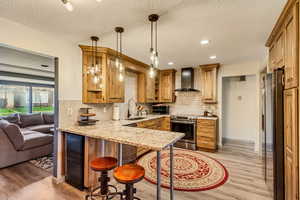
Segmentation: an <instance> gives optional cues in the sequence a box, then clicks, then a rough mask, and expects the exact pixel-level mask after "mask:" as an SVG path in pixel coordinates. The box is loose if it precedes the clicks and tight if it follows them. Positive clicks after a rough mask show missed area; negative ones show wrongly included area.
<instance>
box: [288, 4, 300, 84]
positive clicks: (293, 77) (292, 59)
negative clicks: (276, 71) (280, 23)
mask: <svg viewBox="0 0 300 200" xmlns="http://www.w3.org/2000/svg"><path fill="white" fill-rule="evenodd" d="M297 16H298V9H297V6H294V7H293V8H292V12H291V14H290V15H289V16H288V17H287V20H286V23H285V88H286V89H289V88H293V87H297V86H298V60H297V58H298V55H297V54H298V46H299V45H298V42H297V41H298V23H297V22H298V19H297Z"/></svg>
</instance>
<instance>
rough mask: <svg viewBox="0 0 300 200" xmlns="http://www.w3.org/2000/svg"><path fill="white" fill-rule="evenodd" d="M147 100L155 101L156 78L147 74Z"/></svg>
mask: <svg viewBox="0 0 300 200" xmlns="http://www.w3.org/2000/svg"><path fill="white" fill-rule="evenodd" d="M146 85H147V87H146V100H147V103H152V102H155V78H151V77H150V76H149V75H148V74H147V81H146Z"/></svg>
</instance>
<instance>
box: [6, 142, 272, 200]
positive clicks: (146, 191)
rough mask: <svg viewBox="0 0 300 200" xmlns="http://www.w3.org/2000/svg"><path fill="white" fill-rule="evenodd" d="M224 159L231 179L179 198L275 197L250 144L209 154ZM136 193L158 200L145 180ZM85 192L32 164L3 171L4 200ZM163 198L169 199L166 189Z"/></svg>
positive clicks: (55, 198)
mask: <svg viewBox="0 0 300 200" xmlns="http://www.w3.org/2000/svg"><path fill="white" fill-rule="evenodd" d="M206 154H208V155H210V156H211V157H214V158H216V159H217V160H219V161H220V162H222V163H223V164H224V165H225V167H226V168H227V169H228V171H229V180H228V181H227V182H226V183H225V184H224V185H223V186H221V187H219V188H216V189H214V190H209V191H204V192H179V191H176V192H175V199H176V200H234V199H235V200H272V199H273V197H272V195H271V193H270V192H269V191H268V189H267V186H266V185H265V183H264V180H263V173H262V161H261V160H259V158H258V156H257V155H256V154H255V153H253V150H252V148H251V147H250V146H245V145H240V144H233V143H231V144H227V145H224V147H223V149H222V150H220V151H219V152H218V153H206ZM137 190H138V192H137V196H138V197H140V198H141V199H142V200H148V199H149V200H150V199H151V200H152V199H155V194H156V187H155V185H153V184H150V183H148V182H146V181H143V182H141V183H139V184H137ZM84 195H85V194H84V193H83V192H80V191H78V190H76V189H74V188H72V187H71V186H69V185H67V184H58V185H57V184H54V183H52V178H51V176H50V174H49V173H48V172H46V171H43V170H41V169H38V168H36V167H35V166H33V165H32V164H30V163H22V164H19V165H16V166H13V167H10V168H6V169H2V170H0V199H1V200H81V199H84ZM162 199H163V200H168V199H169V193H168V190H166V189H163V192H162Z"/></svg>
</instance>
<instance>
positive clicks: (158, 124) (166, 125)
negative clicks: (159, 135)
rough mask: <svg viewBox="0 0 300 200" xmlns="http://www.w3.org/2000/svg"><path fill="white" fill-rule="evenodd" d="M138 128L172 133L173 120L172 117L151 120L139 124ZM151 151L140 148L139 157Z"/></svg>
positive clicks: (138, 150) (138, 149)
mask: <svg viewBox="0 0 300 200" xmlns="http://www.w3.org/2000/svg"><path fill="white" fill-rule="evenodd" d="M137 127H138V128H148V129H153V130H161V131H171V119H170V117H161V118H157V119H150V120H147V121H142V122H138V123H137ZM148 151H150V149H147V148H143V147H138V148H137V157H139V156H141V155H143V154H144V153H146V152H148Z"/></svg>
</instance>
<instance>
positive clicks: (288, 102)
mask: <svg viewBox="0 0 300 200" xmlns="http://www.w3.org/2000/svg"><path fill="white" fill-rule="evenodd" d="M297 90H298V89H297V88H293V89H288V90H285V91H284V135H285V141H284V143H285V190H286V193H285V197H286V198H285V199H286V200H294V199H296V197H298V184H299V183H298V178H299V177H298V176H299V175H298V162H299V161H298V159H299V158H298V140H299V138H298V137H299V134H298V126H297V124H298V91H297Z"/></svg>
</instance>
